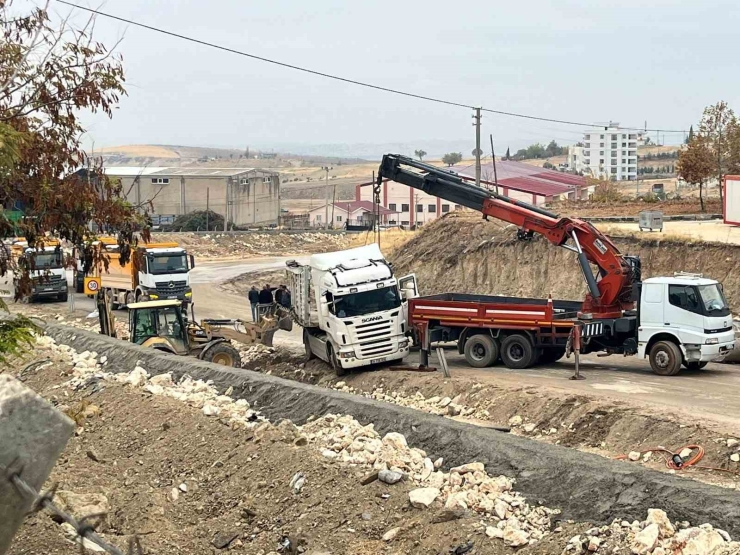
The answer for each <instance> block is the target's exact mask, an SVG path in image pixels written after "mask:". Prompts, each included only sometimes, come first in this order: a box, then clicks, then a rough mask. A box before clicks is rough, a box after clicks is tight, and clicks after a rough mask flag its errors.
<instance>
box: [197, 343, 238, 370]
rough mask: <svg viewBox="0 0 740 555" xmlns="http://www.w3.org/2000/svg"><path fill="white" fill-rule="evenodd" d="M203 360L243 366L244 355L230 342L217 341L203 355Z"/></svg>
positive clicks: (233, 366) (224, 364)
mask: <svg viewBox="0 0 740 555" xmlns="http://www.w3.org/2000/svg"><path fill="white" fill-rule="evenodd" d="M203 360H205V361H207V362H213V363H214V364H221V365H223V366H231V367H232V368H241V367H242V357H241V355H240V354H239V351H237V350H236V349H235V348H234V347H233V346H232V345H231V344H229V343H225V342H224V343H217V344H215V345H214V346H213V347H211V348H210V349H208V350H207V351H206V354H205V355H204V356H203Z"/></svg>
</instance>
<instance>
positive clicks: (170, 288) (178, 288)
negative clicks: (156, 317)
mask: <svg viewBox="0 0 740 555" xmlns="http://www.w3.org/2000/svg"><path fill="white" fill-rule="evenodd" d="M155 286H156V288H157V295H159V296H161V297H174V296H175V295H177V296H178V297H182V296H183V295H184V294H185V290H186V289H187V288H188V287H187V281H159V282H157V283H155Z"/></svg>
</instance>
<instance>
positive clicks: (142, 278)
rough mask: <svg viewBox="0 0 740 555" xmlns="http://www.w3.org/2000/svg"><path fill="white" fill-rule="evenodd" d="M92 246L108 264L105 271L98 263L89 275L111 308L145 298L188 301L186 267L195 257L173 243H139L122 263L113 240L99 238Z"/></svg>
mask: <svg viewBox="0 0 740 555" xmlns="http://www.w3.org/2000/svg"><path fill="white" fill-rule="evenodd" d="M93 245H94V246H95V248H97V249H100V250H101V251H103V252H100V253H99V254H102V255H104V256H105V257H107V259H108V261H109V263H108V268H107V271H106V269H105V266H104V264H103V263H102V261H100V262H98V264H97V266H96V267H95V268H94V269H93V272H92V273H91V274H90V275H92V276H94V277H99V278H100V281H101V284H100V285H101V288H102V289H103V290H104V291H108V292H110V294H111V299H112V301H113V308H114V309H115V308H123V307H126V306H128V305H130V304H133V303H136V302H140V301H147V300H162V301H164V300H179V301H182V302H183V303H189V302H191V301H192V298H193V291H192V289H191V287H190V270H192V269H193V268H194V267H195V260H194V259H193V255H188V253H187V252H186V251H185V249H183V248H182V247H180V246H179V245H178V244H177V243H140V244H139V245H138V246H137V247H135V248H134V249H133V252H132V253H131V256H130V257H129V260H128V261H127V262H126V263H125V264H123V265H122V264H121V253H120V251H119V247H118V243H117V242H116V240H115V239H113V238H108V237H102V238H101V239H100V240H98V241H95V242H94V243H93ZM97 258H98V259H100V257H97Z"/></svg>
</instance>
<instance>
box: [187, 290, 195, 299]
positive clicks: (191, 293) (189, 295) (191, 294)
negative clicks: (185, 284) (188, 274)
mask: <svg viewBox="0 0 740 555" xmlns="http://www.w3.org/2000/svg"><path fill="white" fill-rule="evenodd" d="M185 296H186V297H187V298H188V299H189V298H190V297H192V296H193V292H192V291H188V292H187V293H185Z"/></svg>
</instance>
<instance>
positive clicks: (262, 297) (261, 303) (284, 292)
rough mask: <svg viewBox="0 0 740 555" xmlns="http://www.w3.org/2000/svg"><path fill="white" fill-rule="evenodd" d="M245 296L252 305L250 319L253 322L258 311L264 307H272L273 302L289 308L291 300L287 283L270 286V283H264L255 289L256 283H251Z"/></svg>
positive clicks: (257, 315)
mask: <svg viewBox="0 0 740 555" xmlns="http://www.w3.org/2000/svg"><path fill="white" fill-rule="evenodd" d="M247 297H248V298H249V304H250V305H251V307H252V320H253V321H255V322H256V321H257V320H258V317H259V314H260V311H263V312H264V309H266V308H268V307H273V306H274V305H275V304H278V305H280V306H282V307H285V308H290V306H291V302H292V296H291V293H290V289H288V286H287V285H281V286H280V287H270V284H269V283H266V284H265V285H264V286H263V287H262V289H260V290H258V289H257V286H256V285H253V286H252V288H251V289H250V290H249V294H248V296H247Z"/></svg>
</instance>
